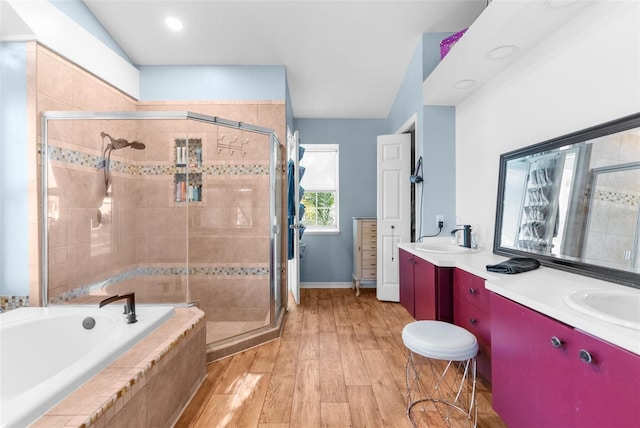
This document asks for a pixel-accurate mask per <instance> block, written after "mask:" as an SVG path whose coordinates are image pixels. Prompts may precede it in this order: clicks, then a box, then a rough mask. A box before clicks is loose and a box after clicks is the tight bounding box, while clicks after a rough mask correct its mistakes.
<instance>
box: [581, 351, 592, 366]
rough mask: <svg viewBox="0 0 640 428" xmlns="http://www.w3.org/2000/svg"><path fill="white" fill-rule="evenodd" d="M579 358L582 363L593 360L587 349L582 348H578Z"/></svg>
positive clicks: (589, 362) (588, 362)
mask: <svg viewBox="0 0 640 428" xmlns="http://www.w3.org/2000/svg"><path fill="white" fill-rule="evenodd" d="M580 359H581V360H582V362H583V363H587V364H591V363H592V362H593V357H592V356H591V354H590V353H589V351H585V350H584V349H581V350H580Z"/></svg>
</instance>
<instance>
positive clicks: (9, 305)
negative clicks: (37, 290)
mask: <svg viewBox="0 0 640 428" xmlns="http://www.w3.org/2000/svg"><path fill="white" fill-rule="evenodd" d="M23 306H29V296H0V308H2V310H3V311H10V310H12V309H18V308H21V307H23Z"/></svg>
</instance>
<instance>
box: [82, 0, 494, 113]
mask: <svg viewBox="0 0 640 428" xmlns="http://www.w3.org/2000/svg"><path fill="white" fill-rule="evenodd" d="M83 2H84V3H85V4H86V5H87V7H88V8H89V9H90V10H91V12H92V13H93V14H94V15H95V16H96V18H97V19H98V20H99V21H100V22H101V23H102V25H103V26H104V27H105V28H106V30H107V31H108V32H109V33H110V34H111V36H112V37H113V38H114V39H115V40H116V42H117V43H118V44H119V45H120V46H121V47H122V49H123V50H124V51H125V52H126V53H127V55H128V56H129V58H130V59H131V60H132V61H133V62H134V64H136V65H178V64H179V65H283V66H285V68H286V73H287V83H288V86H289V92H290V96H291V104H292V108H293V114H294V117H296V118H386V117H387V116H388V114H389V111H390V109H391V106H392V103H393V101H394V97H395V95H396V93H397V92H398V89H399V87H400V83H401V82H402V79H403V77H404V75H405V73H406V71H407V67H408V65H409V63H410V61H411V57H412V55H413V53H414V51H415V49H416V47H417V46H418V42H419V40H420V37H421V35H422V33H429V32H455V31H458V30H460V29H462V28H465V27H468V26H469V25H470V24H471V23H472V22H473V21H474V20H475V18H476V17H477V16H478V15H479V14H480V13H481V12H482V10H483V9H484V8H485V7H486V5H487V0H408V1H404V0H285V1H272V0H254V1H249V0H196V1H193V0H108V1H107V0H83ZM167 16H175V17H177V18H179V19H180V20H181V21H182V22H183V23H184V29H183V30H182V31H181V32H179V33H172V32H170V31H169V30H168V29H167V28H166V26H165V24H164V21H165V18H166V17H167Z"/></svg>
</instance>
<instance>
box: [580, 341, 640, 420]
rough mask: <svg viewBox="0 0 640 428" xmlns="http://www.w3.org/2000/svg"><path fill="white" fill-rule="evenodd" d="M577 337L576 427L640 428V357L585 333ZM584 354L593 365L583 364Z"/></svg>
mask: <svg viewBox="0 0 640 428" xmlns="http://www.w3.org/2000/svg"><path fill="white" fill-rule="evenodd" d="M575 335H576V345H577V347H574V349H572V352H573V351H575V352H573V355H572V357H573V358H574V361H575V363H574V365H575V366H576V393H575V396H576V408H575V415H576V422H575V426H578V427H594V428H595V427H605V426H609V427H640V410H639V409H638V397H640V357H639V356H637V355H635V354H633V353H631V352H629V351H627V350H625V349H621V348H618V347H617V346H614V345H612V344H610V343H607V342H604V341H602V340H600V339H598V338H595V337H593V336H590V335H588V334H586V333H583V332H581V331H578V330H576V331H575ZM580 351H586V352H588V353H589V355H590V357H591V361H590V362H585V361H583V360H581V358H580ZM582 357H583V358H584V359H585V360H586V359H588V358H586V355H585V354H583V355H582Z"/></svg>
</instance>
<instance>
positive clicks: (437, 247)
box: [415, 242, 474, 254]
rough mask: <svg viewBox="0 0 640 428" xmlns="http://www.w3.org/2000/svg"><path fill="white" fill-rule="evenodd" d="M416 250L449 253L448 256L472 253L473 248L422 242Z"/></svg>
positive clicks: (417, 245)
mask: <svg viewBox="0 0 640 428" xmlns="http://www.w3.org/2000/svg"><path fill="white" fill-rule="evenodd" d="M415 248H416V250H420V251H426V252H428V253H447V254H463V253H471V252H472V251H474V250H472V249H471V248H466V247H461V246H459V245H453V244H445V243H431V242H421V243H418V244H416V247H415Z"/></svg>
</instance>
